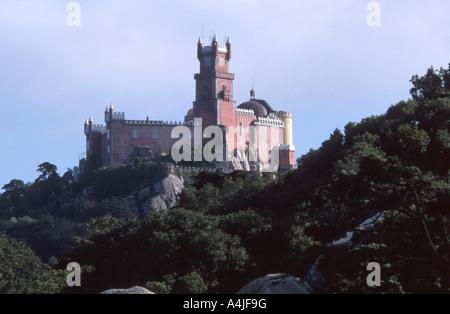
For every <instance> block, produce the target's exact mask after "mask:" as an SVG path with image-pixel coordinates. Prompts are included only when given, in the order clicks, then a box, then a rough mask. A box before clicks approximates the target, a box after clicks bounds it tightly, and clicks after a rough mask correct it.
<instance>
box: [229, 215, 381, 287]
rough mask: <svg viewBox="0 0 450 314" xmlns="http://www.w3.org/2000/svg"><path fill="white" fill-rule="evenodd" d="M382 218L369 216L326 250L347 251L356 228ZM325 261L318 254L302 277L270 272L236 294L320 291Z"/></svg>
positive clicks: (324, 282) (351, 246) (365, 228)
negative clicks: (321, 266) (320, 267)
mask: <svg viewBox="0 0 450 314" xmlns="http://www.w3.org/2000/svg"><path fill="white" fill-rule="evenodd" d="M383 219H384V212H381V213H379V214H376V215H374V216H373V217H370V218H369V219H367V220H366V221H364V222H363V223H361V224H360V225H358V226H357V227H356V228H355V229H353V230H352V231H348V232H347V233H346V234H345V236H343V237H342V238H340V239H338V240H335V241H333V242H331V243H329V244H328V245H327V246H326V250H334V251H338V252H342V253H344V254H345V252H348V250H349V249H352V248H354V247H356V246H357V244H355V243H353V235H354V232H355V231H358V230H368V229H371V228H373V226H374V224H375V223H376V222H377V221H382V220H383ZM324 259H325V260H324ZM321 263H325V264H326V263H327V260H326V258H324V255H321V256H319V257H318V258H317V259H316V261H315V263H314V264H313V265H312V266H311V268H310V270H309V271H308V273H307V274H306V275H305V277H304V278H303V279H299V278H297V277H294V276H291V275H289V274H271V275H267V276H265V277H261V278H258V279H255V280H253V281H252V282H250V283H249V284H247V285H246V286H244V287H243V288H241V289H240V290H239V291H238V292H237V293H238V294H311V293H315V292H320V291H321V290H322V289H323V288H324V287H325V285H326V278H325V277H324V276H323V275H322V274H321V273H320V271H319V264H321Z"/></svg>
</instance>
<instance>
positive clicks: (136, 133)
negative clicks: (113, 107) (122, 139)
mask: <svg viewBox="0 0 450 314" xmlns="http://www.w3.org/2000/svg"><path fill="white" fill-rule="evenodd" d="M131 136H132V137H133V138H138V137H139V131H138V130H133V132H131Z"/></svg>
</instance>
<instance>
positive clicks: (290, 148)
mask: <svg viewBox="0 0 450 314" xmlns="http://www.w3.org/2000/svg"><path fill="white" fill-rule="evenodd" d="M279 148H280V150H283V151H291V152H295V145H285V144H281V145H280V147H279Z"/></svg>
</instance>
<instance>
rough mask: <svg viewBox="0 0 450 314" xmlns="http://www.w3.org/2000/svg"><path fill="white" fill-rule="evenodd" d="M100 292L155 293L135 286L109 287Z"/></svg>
mask: <svg viewBox="0 0 450 314" xmlns="http://www.w3.org/2000/svg"><path fill="white" fill-rule="evenodd" d="M100 294H155V293H154V292H151V291H150V290H147V289H145V288H142V287H139V286H135V287H132V288H128V289H109V290H105V291H103V292H100Z"/></svg>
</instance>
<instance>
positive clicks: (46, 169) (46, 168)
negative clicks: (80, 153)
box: [35, 162, 58, 182]
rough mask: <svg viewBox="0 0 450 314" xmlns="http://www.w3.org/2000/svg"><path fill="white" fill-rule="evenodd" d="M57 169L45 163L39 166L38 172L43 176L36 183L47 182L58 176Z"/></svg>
mask: <svg viewBox="0 0 450 314" xmlns="http://www.w3.org/2000/svg"><path fill="white" fill-rule="evenodd" d="M56 170H57V167H56V166H55V165H53V164H51V163H49V162H44V163H42V164H40V165H39V166H38V169H37V172H40V173H41V175H40V176H39V177H38V178H37V179H36V181H35V182H42V181H46V180H48V179H49V178H51V177H53V176H57V175H58V174H57V172H56Z"/></svg>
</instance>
